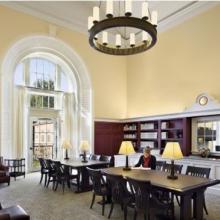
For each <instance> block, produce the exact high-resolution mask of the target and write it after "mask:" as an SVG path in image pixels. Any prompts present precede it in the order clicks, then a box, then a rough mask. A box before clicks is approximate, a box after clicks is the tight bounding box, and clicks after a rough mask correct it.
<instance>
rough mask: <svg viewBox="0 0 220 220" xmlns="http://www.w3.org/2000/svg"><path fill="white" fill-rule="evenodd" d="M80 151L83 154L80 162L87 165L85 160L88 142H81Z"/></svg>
mask: <svg viewBox="0 0 220 220" xmlns="http://www.w3.org/2000/svg"><path fill="white" fill-rule="evenodd" d="M80 150H81V151H82V152H83V160H82V162H83V163H87V162H88V161H87V160H86V152H87V151H89V142H88V141H81V144H80Z"/></svg>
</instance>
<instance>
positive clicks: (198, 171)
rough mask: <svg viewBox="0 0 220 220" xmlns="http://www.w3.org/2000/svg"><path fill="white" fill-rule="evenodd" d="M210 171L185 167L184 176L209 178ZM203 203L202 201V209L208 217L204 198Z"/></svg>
mask: <svg viewBox="0 0 220 220" xmlns="http://www.w3.org/2000/svg"><path fill="white" fill-rule="evenodd" d="M210 171H211V169H210V168H205V167H193V166H187V169H186V175H190V176H197V177H202V178H209V175H210ZM203 201H204V202H203V208H204V210H205V213H206V215H208V210H207V207H206V202H205V196H204V198H203Z"/></svg>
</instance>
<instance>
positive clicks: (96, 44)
mask: <svg viewBox="0 0 220 220" xmlns="http://www.w3.org/2000/svg"><path fill="white" fill-rule="evenodd" d="M116 3H118V5H119V10H118V11H116V10H114V4H116ZM141 4H142V5H141V7H140V11H141V12H142V13H141V16H138V17H137V16H134V15H133V13H132V6H133V3H132V0H126V1H124V2H123V5H122V2H121V1H118V2H114V1H113V0H107V1H106V12H105V15H104V17H105V18H104V19H102V20H101V19H100V17H101V16H100V14H101V12H102V11H101V10H100V6H101V3H100V5H99V7H98V6H95V7H93V16H89V17H88V31H89V44H90V45H91V46H92V47H93V48H95V49H96V50H98V51H100V52H102V53H106V54H111V55H132V54H137V53H141V52H144V51H146V50H148V49H150V48H151V47H153V46H154V45H155V44H156V42H157V11H152V12H151V13H150V10H149V8H148V2H141ZM116 14H117V16H116Z"/></svg>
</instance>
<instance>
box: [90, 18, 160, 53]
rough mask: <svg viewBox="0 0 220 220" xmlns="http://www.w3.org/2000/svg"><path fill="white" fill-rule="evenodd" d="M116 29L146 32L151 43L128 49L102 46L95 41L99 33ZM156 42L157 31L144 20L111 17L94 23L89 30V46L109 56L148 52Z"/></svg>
mask: <svg viewBox="0 0 220 220" xmlns="http://www.w3.org/2000/svg"><path fill="white" fill-rule="evenodd" d="M116 27H133V28H137V29H139V30H142V31H145V32H147V33H148V34H149V35H150V36H151V39H152V40H151V41H150V44H149V43H147V42H146V43H143V44H141V45H139V46H134V47H130V48H114V47H109V46H108V45H102V44H100V43H98V41H96V40H95V36H96V35H97V34H99V33H100V32H102V31H104V30H107V29H110V28H116ZM156 42H157V29H156V26H155V25H152V24H151V23H150V22H148V21H146V20H145V19H140V18H136V17H124V16H122V17H112V18H107V19H104V20H102V21H99V22H97V23H95V24H94V25H93V26H92V28H91V29H90V30H89V44H90V45H91V46H92V47H93V48H94V49H96V50H98V51H100V52H103V53H106V54H110V55H133V54H137V53H141V52H143V51H146V50H149V49H150V48H151V47H153V46H154V45H155V44H156Z"/></svg>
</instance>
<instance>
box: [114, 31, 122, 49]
mask: <svg viewBox="0 0 220 220" xmlns="http://www.w3.org/2000/svg"><path fill="white" fill-rule="evenodd" d="M115 45H116V47H121V35H120V34H116V37H115Z"/></svg>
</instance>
